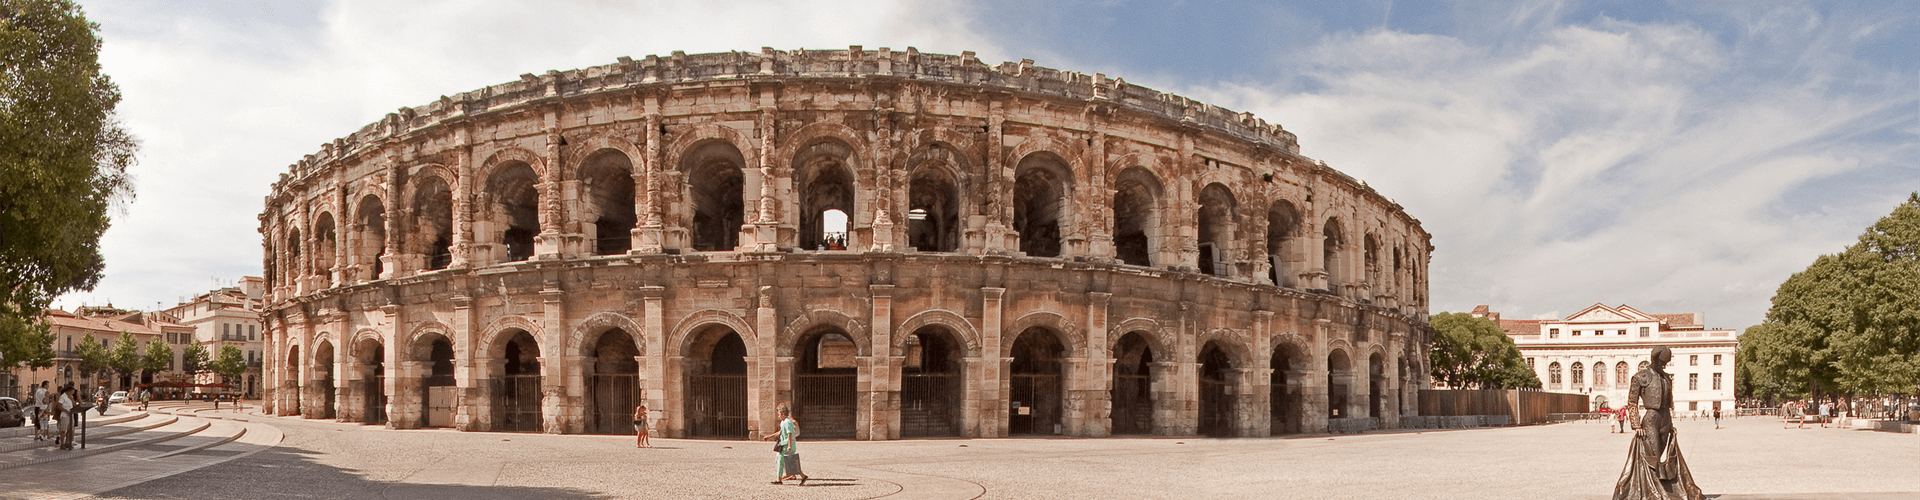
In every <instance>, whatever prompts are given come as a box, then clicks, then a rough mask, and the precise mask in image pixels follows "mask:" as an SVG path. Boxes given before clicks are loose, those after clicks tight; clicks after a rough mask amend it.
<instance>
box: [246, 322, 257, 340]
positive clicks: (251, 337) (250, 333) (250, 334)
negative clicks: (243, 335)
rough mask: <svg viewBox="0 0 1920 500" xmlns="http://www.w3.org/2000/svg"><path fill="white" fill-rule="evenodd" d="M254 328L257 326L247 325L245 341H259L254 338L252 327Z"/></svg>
mask: <svg viewBox="0 0 1920 500" xmlns="http://www.w3.org/2000/svg"><path fill="white" fill-rule="evenodd" d="M256 326H259V325H247V340H260V339H259V338H258V337H255V336H254V327H256Z"/></svg>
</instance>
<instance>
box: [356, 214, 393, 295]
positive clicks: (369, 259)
mask: <svg viewBox="0 0 1920 500" xmlns="http://www.w3.org/2000/svg"><path fill="white" fill-rule="evenodd" d="M355 213H358V214H360V244H359V247H358V248H356V249H355V250H354V254H355V255H359V256H360V258H361V263H362V265H364V266H365V269H367V275H366V280H367V281H373V280H377V279H380V273H381V272H382V271H385V270H386V265H385V264H384V263H382V262H381V261H380V258H381V257H385V256H386V255H387V207H386V204H384V203H381V202H380V198H376V197H373V196H371V195H369V196H367V197H365V198H361V199H360V209H359V210H358V211H357V212H355Z"/></svg>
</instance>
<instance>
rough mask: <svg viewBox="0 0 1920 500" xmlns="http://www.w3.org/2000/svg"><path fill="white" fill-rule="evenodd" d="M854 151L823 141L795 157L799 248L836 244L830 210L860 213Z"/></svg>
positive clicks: (843, 245)
mask: <svg viewBox="0 0 1920 500" xmlns="http://www.w3.org/2000/svg"><path fill="white" fill-rule="evenodd" d="M851 155H852V150H850V149H847V148H846V146H843V145H841V144H840V143H838V142H822V143H818V144H815V145H813V146H811V147H808V148H807V149H806V150H805V151H802V152H801V153H800V155H799V156H797V157H796V158H797V159H798V160H797V161H795V162H794V164H795V165H797V166H798V167H797V170H798V175H799V179H798V183H799V186H800V191H799V193H798V195H799V197H800V248H804V249H810V250H824V249H827V248H829V247H831V246H833V245H835V244H836V242H834V241H832V238H833V237H834V236H835V235H831V234H828V230H827V229H828V228H827V227H826V214H827V213H828V212H829V211H834V210H838V211H840V213H841V214H843V215H852V214H855V213H858V212H856V211H855V210H854V206H853V201H854V182H853V170H852V168H851V167H850V166H849V165H847V158H848V157H849V156H851ZM850 222H851V221H850ZM849 226H851V223H850V224H849ZM847 232H849V231H847V230H846V229H842V233H841V235H840V236H841V238H842V239H841V240H840V241H838V242H837V244H838V245H839V246H840V247H841V248H845V247H846V245H847V243H848V242H847V241H846V240H845V239H844V235H845V234H846V233H847ZM809 432H811V430H809Z"/></svg>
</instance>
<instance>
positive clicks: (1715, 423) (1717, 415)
mask: <svg viewBox="0 0 1920 500" xmlns="http://www.w3.org/2000/svg"><path fill="white" fill-rule="evenodd" d="M1713 428H1715V429H1718V428H1720V407H1718V406H1716V407H1714V408H1713Z"/></svg>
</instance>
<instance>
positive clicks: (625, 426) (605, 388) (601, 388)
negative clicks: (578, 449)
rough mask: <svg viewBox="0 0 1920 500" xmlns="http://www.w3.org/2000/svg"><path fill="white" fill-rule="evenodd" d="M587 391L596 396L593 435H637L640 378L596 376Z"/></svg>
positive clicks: (635, 375) (616, 375) (593, 376)
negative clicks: (635, 408) (636, 420)
mask: <svg viewBox="0 0 1920 500" xmlns="http://www.w3.org/2000/svg"><path fill="white" fill-rule="evenodd" d="M588 380H589V382H588V383H589V384H591V385H589V386H587V390H589V391H592V394H593V409H592V411H593V421H592V427H591V428H589V429H587V432H590V433H593V434H621V435H625V434H633V433H634V431H633V409H634V407H635V406H638V404H639V403H638V402H639V401H640V375H638V374H594V375H592V376H591V377H589V378H588Z"/></svg>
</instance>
